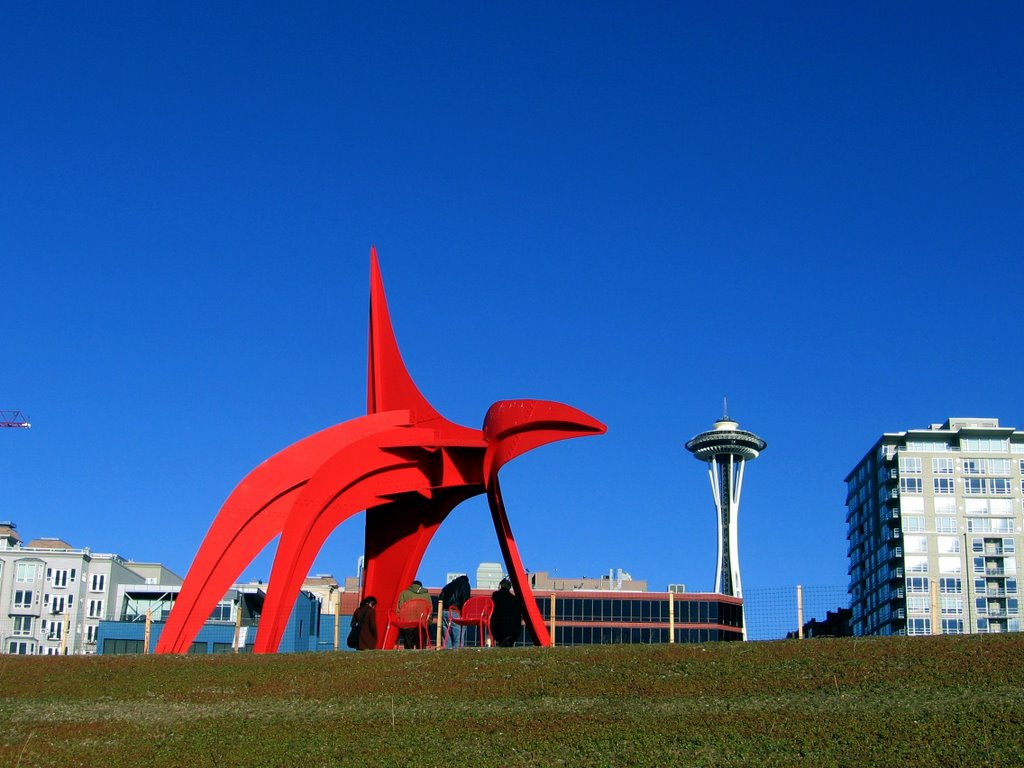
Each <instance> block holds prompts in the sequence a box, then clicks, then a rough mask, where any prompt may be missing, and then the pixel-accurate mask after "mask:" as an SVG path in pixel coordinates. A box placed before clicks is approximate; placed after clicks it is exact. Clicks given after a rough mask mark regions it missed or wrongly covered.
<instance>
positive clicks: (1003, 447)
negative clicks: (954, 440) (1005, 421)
mask: <svg viewBox="0 0 1024 768" xmlns="http://www.w3.org/2000/svg"><path fill="white" fill-rule="evenodd" d="M960 450H962V451H967V452H969V453H1009V452H1010V441H1009V440H1008V439H1006V440H1000V439H999V438H997V437H967V438H963V439H961V440H960Z"/></svg>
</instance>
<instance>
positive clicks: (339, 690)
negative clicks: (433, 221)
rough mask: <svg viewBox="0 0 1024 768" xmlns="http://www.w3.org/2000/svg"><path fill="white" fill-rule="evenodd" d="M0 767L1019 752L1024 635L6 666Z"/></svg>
mask: <svg viewBox="0 0 1024 768" xmlns="http://www.w3.org/2000/svg"><path fill="white" fill-rule="evenodd" d="M0 722H2V723H3V724H4V727H3V728H2V729H0V765H3V766H16V767H18V768H21V767H25V768H27V767H28V766H48V767H49V766H103V767H104V768H111V767H113V766H192V765H195V766H303V767H305V766H309V767H311V768H315V767H317V766H375V767H376V766H389V767H390V766H416V767H417V768H429V767H430V766H441V765H445V766H447V765H467V766H474V767H479V768H489V767H490V766H530V767H531V768H535V767H536V766H560V765H572V766H620V765H621V766H689V765H694V766H718V765H723V766H724V765H757V766H762V767H763V766H776V765H779V766H781V765H793V764H799V763H806V764H808V765H815V766H817V765H825V766H828V765H838V766H864V765H936V766H938V765H942V766H956V765H969V764H970V765H974V766H999V765H1006V766H1010V765H1019V764H1022V763H1024V634H1020V635H993V636H985V637H922V638H885V639H883V638H872V639H858V640H853V639H845V640H809V641H804V642H798V641H786V642H776V643H746V644H741V643H721V644H709V645H676V646H604V647H584V648H554V649H507V650H506V649H489V650H483V651H480V650H465V651H458V652H454V651H446V652H432V651H417V652H401V651H393V652H375V653H360V654H355V653H343V654H330V653H322V654H306V655H289V656H216V657H213V656H206V657H204V656H184V657H153V656H149V657H139V656H120V657H116V656H115V657H111V656H107V657H104V656H94V657H75V658H55V657H14V656H3V657H0Z"/></svg>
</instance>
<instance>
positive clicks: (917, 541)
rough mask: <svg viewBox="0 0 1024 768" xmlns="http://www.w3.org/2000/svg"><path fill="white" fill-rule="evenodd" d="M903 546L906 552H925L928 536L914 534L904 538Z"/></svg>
mask: <svg viewBox="0 0 1024 768" xmlns="http://www.w3.org/2000/svg"><path fill="white" fill-rule="evenodd" d="M904 546H905V547H906V551H907V552H927V551H928V537H927V536H925V535H923V534H915V535H913V536H906V537H905V538H904Z"/></svg>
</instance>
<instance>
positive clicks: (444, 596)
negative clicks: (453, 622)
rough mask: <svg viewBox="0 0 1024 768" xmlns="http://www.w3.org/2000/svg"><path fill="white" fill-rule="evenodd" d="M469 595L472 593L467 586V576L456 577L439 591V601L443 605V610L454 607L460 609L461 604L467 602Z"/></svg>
mask: <svg viewBox="0 0 1024 768" xmlns="http://www.w3.org/2000/svg"><path fill="white" fill-rule="evenodd" d="M470 594H472V592H471V589H470V586H469V576H466V575H462V576H456V577H455V578H454V579H452V580H451V581H450V582H448V583H447V584H445V586H444V588H443V589H442V590H441V601H442V602H443V603H444V607H445V608H450V607H451V606H453V605H454V606H455V607H456V608H460V609H461V608H462V604H463V603H465V602H466V601H467V600H469V596H470Z"/></svg>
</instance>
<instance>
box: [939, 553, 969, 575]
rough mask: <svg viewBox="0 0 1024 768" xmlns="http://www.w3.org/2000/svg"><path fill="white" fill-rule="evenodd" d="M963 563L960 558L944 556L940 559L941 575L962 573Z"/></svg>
mask: <svg viewBox="0 0 1024 768" xmlns="http://www.w3.org/2000/svg"><path fill="white" fill-rule="evenodd" d="M962 570H963V563H962V562H961V560H960V558H959V557H948V556H943V557H940V558H939V573H960V572H961V571H962Z"/></svg>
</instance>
